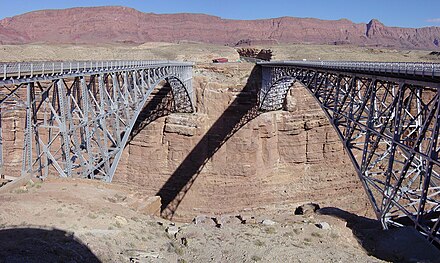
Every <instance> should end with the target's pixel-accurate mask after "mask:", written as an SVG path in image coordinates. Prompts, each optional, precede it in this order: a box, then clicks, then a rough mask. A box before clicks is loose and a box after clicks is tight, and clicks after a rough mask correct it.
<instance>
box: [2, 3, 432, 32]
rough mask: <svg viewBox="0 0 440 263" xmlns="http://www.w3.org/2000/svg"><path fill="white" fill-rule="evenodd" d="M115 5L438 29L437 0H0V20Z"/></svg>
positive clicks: (159, 10) (236, 16)
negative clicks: (35, 13) (33, 13)
mask: <svg viewBox="0 0 440 263" xmlns="http://www.w3.org/2000/svg"><path fill="white" fill-rule="evenodd" d="M105 5H113V6H114V5H117V6H127V7H132V8H135V9H137V10H139V11H142V12H147V13H150V12H152V13H157V14H164V13H165V14H170V13H204V14H210V15H215V16H220V17H222V18H229V19H245V20H247V19H262V18H275V17H281V16H293V17H313V18H319V19H329V20H337V19H341V18H346V19H349V20H351V21H353V22H356V23H368V22H369V21H370V20H371V19H372V18H375V19H378V20H380V21H381V22H382V23H384V24H385V25H387V26H399V27H416V28H417V27H425V26H440V0H363V1H360V0H300V1H298V0H74V1H72V0H69V1H66V0H0V19H1V18H5V17H11V16H14V15H18V14H22V13H26V12H30V11H34V10H41V9H62V8H69V7H78V6H105Z"/></svg>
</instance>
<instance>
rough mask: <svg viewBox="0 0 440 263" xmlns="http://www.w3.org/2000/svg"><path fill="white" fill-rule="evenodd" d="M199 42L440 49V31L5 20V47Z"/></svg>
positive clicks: (306, 24) (161, 18)
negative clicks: (40, 44) (42, 44)
mask: <svg viewBox="0 0 440 263" xmlns="http://www.w3.org/2000/svg"><path fill="white" fill-rule="evenodd" d="M179 41H196V42H203V43H213V44H221V45H230V46H235V45H240V46H246V45H258V44H262V45H274V44H278V43H314V44H336V45H339V44H350V45H358V46H380V47H394V48H407V49H428V50H430V49H439V45H440V44H439V43H440V27H426V28H398V27H388V26H385V25H384V24H382V23H381V22H379V21H378V20H375V19H373V20H371V21H370V22H369V23H368V24H365V23H353V22H351V21H349V20H347V19H340V20H335V21H330V20H320V19H314V18H294V17H280V18H273V19H259V20H231V19H222V18H220V17H215V16H210V15H204V14H161V15H159V14H153V13H142V12H139V11H137V10H135V9H132V8H126V7H111V6H109V7H88V8H70V9H62V10H42V11H35V12H30V13H26V14H23V15H18V16H14V17H11V18H5V19H2V20H0V44H24V43H46V44H60V43H62V44H66V43H77V44H78V43H84V44H97V43H101V44H102V43H131V44H140V43H145V42H179Z"/></svg>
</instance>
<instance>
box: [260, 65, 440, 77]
mask: <svg viewBox="0 0 440 263" xmlns="http://www.w3.org/2000/svg"><path fill="white" fill-rule="evenodd" d="M258 64H259V65H267V66H300V67H311V68H322V69H333V70H345V71H360V72H369V73H387V74H399V75H413V76H421V77H440V63H430V62H353V61H273V62H260V63H258Z"/></svg>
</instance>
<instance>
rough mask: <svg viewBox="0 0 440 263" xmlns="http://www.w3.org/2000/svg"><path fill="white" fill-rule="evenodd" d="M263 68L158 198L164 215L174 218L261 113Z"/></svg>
mask: <svg viewBox="0 0 440 263" xmlns="http://www.w3.org/2000/svg"><path fill="white" fill-rule="evenodd" d="M260 71H261V68H260V67H259V66H255V67H254V68H253V69H252V71H251V73H250V75H249V77H248V80H247V82H246V85H245V86H244V87H243V89H242V90H241V92H239V94H238V95H237V96H236V98H235V99H234V100H233V101H232V102H231V103H230V105H229V106H228V107H227V108H226V109H225V111H224V112H223V113H222V114H221V116H220V117H219V118H218V119H217V120H216V121H215V122H214V124H213V125H212V126H211V127H210V128H209V129H208V131H207V132H206V134H205V135H204V136H203V137H202V138H201V139H200V141H199V142H198V143H197V145H196V146H195V147H194V148H193V149H192V150H191V152H190V153H189V154H188V155H187V156H186V158H185V159H184V160H183V162H182V163H181V164H180V165H179V167H178V168H177V169H176V170H175V171H174V172H173V174H172V175H171V176H170V177H169V179H168V180H167V181H166V182H165V183H164V185H163V186H162V187H161V189H160V190H159V191H158V192H157V194H156V195H158V196H160V197H161V198H162V207H161V215H162V216H163V217H165V218H167V219H172V218H173V216H174V213H175V212H176V210H177V208H178V206H179V205H180V203H181V202H182V200H183V199H184V197H185V195H186V194H187V192H188V191H189V190H190V189H191V186H192V185H193V183H194V182H195V180H196V179H197V177H198V175H199V174H200V173H201V171H202V170H203V168H204V167H205V165H206V164H207V163H208V161H209V160H210V159H211V158H212V157H213V156H214V155H215V154H216V153H217V151H218V150H219V149H220V148H221V147H222V146H223V145H224V144H225V143H226V142H227V141H228V140H229V139H230V138H231V137H232V136H233V135H234V134H235V133H236V132H238V131H239V130H240V129H241V128H242V127H243V126H245V125H246V124H247V123H248V122H250V121H251V120H253V119H255V118H256V117H257V116H258V115H259V114H260V113H259V111H258V105H257V90H258V87H259V86H260V85H259V84H260V79H261V78H260V75H261V72H260Z"/></svg>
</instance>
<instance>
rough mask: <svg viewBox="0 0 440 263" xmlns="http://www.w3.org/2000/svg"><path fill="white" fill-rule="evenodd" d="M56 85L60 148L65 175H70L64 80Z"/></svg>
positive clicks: (70, 165)
mask: <svg viewBox="0 0 440 263" xmlns="http://www.w3.org/2000/svg"><path fill="white" fill-rule="evenodd" d="M56 85H57V86H58V100H59V104H60V121H61V122H60V133H61V134H62V137H63V139H62V140H63V142H62V149H63V153H64V159H65V166H64V167H65V169H64V172H65V174H66V175H67V177H71V176H72V160H71V159H70V136H69V133H70V130H69V127H68V123H67V117H66V115H67V112H68V111H69V110H70V109H67V103H66V100H67V93H66V87H65V85H64V80H63V79H59V80H58V81H57V82H56Z"/></svg>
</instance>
